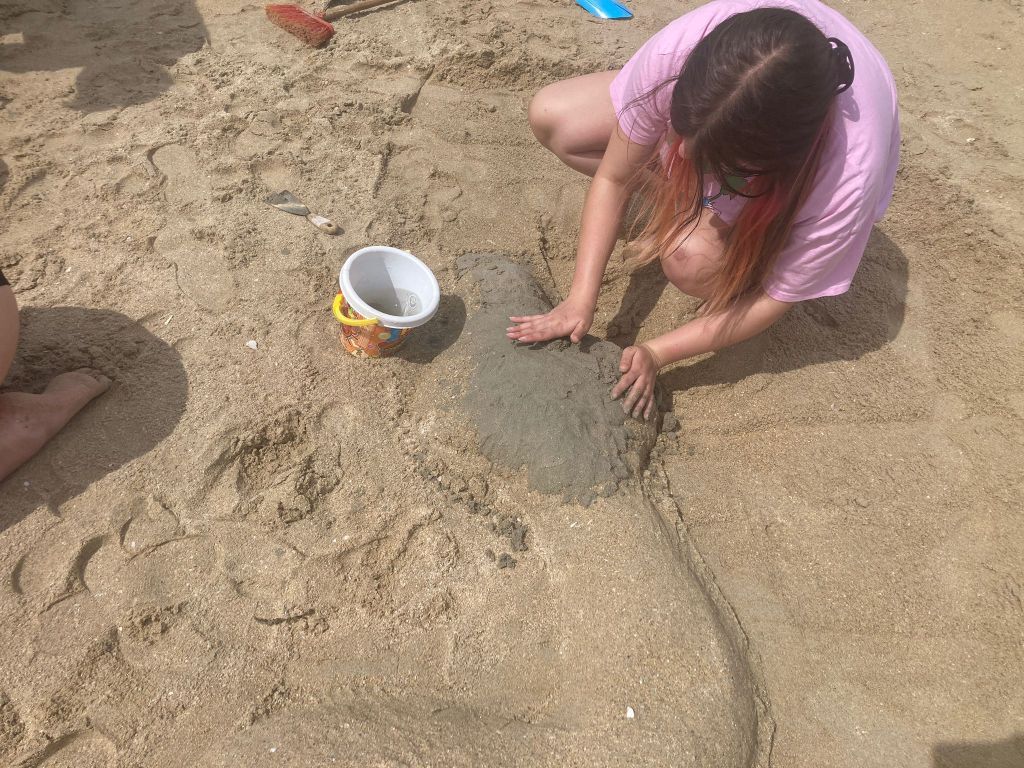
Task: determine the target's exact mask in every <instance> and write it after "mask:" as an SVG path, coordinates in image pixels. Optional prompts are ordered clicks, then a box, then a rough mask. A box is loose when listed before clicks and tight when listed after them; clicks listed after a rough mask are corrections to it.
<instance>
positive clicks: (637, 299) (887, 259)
mask: <svg viewBox="0 0 1024 768" xmlns="http://www.w3.org/2000/svg"><path fill="white" fill-rule="evenodd" d="M907 276H908V268H907V259H906V256H904V255H903V252H902V251H901V250H900V249H899V247H898V246H897V245H896V244H895V243H894V242H893V241H892V240H890V239H889V238H888V237H887V236H886V235H884V234H883V233H882V232H881V231H879V230H878V229H875V230H873V231H872V233H871V239H870V241H869V242H868V247H867V251H866V252H865V254H864V260H863V262H862V263H861V266H860V269H859V270H858V272H857V276H856V277H855V278H854V281H853V286H852V287H851V289H850V290H849V291H848V292H847V293H844V294H843V295H841V296H829V297H825V298H821V299H815V300H814V301H806V302H803V303H802V304H799V305H797V306H796V307H794V308H793V309H792V310H790V312H789V313H788V314H787V315H785V316H784V317H783V318H782V319H781V320H779V321H778V322H777V323H776V324H775V325H773V326H772V327H771V328H769V329H768V330H767V331H766V332H765V333H763V334H761V335H760V336H757V337H755V338H753V339H750V340H749V341H745V342H743V343H741V344H737V345H735V346H733V347H729V348H727V349H724V350H722V351H720V352H718V353H716V354H713V355H711V356H709V357H706V358H704V359H702V360H699V361H697V362H696V363H692V364H689V365H682V366H679V367H677V368H674V369H673V370H671V371H669V372H668V373H666V374H664V375H662V376H661V379H660V382H661V385H662V386H663V387H665V388H666V389H668V390H670V391H675V390H679V389H688V388H692V387H702V386H710V385H715V384H735V383H736V382H739V381H742V380H743V379H745V378H747V377H748V376H751V375H754V374H757V373H762V372H767V373H782V372H784V371H792V370H796V369H799V368H803V367H805V366H808V365H815V364H818V363H827V362H832V361H836V360H857V359H859V358H861V357H863V356H864V355H865V354H867V353H869V352H873V351H875V350H877V349H880V348H881V347H883V346H884V345H885V344H887V343H889V342H890V341H892V340H893V339H895V338H896V335H897V334H898V333H899V331H900V328H901V327H902V326H903V316H904V312H905V305H906V297H907ZM667 286H668V283H667V281H666V280H665V277H664V275H663V274H662V272H661V269H660V266H659V265H658V264H654V265H653V266H651V267H645V268H643V269H640V270H638V271H637V272H636V273H634V274H633V276H632V277H631V278H630V284H629V286H628V288H627V289H626V294H625V296H624V297H623V300H622V306H621V308H620V309H619V312H618V313H617V314H616V316H615V319H613V320H612V323H611V326H610V328H609V336H610V338H611V339H612V340H613V341H615V342H616V343H618V344H620V345H622V346H628V345H629V344H632V343H634V341H635V340H636V335H637V332H638V330H639V324H640V323H639V322H637V320H639V321H640V322H642V320H643V318H645V317H646V316H647V315H648V314H649V313H650V311H651V310H652V309H653V308H654V305H655V304H656V303H657V302H658V299H660V298H661V295H662V293H663V292H664V290H665V288H666V287H667ZM673 290H674V289H673Z"/></svg>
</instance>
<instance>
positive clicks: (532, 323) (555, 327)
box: [506, 298, 594, 344]
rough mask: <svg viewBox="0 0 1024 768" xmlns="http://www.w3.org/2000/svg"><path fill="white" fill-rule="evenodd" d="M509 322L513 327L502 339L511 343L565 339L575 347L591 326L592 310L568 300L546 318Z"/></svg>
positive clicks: (521, 318)
mask: <svg viewBox="0 0 1024 768" xmlns="http://www.w3.org/2000/svg"><path fill="white" fill-rule="evenodd" d="M509 320H511V321H512V322H513V323H514V325H512V326H511V327H510V328H508V333H507V334H506V335H507V336H508V337H509V338H510V339H512V340H513V341H521V342H523V343H525V344H532V343H534V342H538V341H548V340H549V339H558V338H561V337H563V336H568V337H569V339H570V340H571V341H572V342H573V343H574V344H578V343H579V342H580V340H581V339H582V338H583V337H584V336H586V335H587V331H589V330H590V326H591V324H592V323H593V322H594V307H593V306H591V305H589V304H587V303H585V302H578V301H573V300H572V299H571V298H570V299H566V300H565V301H563V302H562V303H561V304H559V305H558V306H557V307H555V308H554V309H552V310H551V311H550V312H548V313H547V314H544V315H524V316H521V317H510V318H509Z"/></svg>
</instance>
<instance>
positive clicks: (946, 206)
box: [0, 0, 1024, 768]
mask: <svg viewBox="0 0 1024 768" xmlns="http://www.w3.org/2000/svg"><path fill="white" fill-rule="evenodd" d="M693 5H694V3H692V2H687V3H683V4H678V3H668V2H664V1H663V0H651V1H649V2H647V3H637V2H635V3H633V7H634V10H635V11H636V12H637V14H638V17H637V18H636V19H635V20H634V21H631V22H626V23H617V24H613V23H602V22H598V21H596V20H593V19H591V18H590V17H588V16H586V15H585V14H584V13H583V12H582V11H581V10H580V9H579V8H577V7H576V6H575V5H574V4H572V3H571V2H570V1H569V0H559V2H524V3H507V4H500V3H490V2H471V3H469V4H455V3H450V2H444V3H441V2H430V1H429V0H419V1H418V2H404V3H400V4H398V5H396V6H394V7H391V8H388V9H386V10H380V11H377V12H372V13H367V14H363V15H361V16H359V17H357V18H351V19H346V20H343V21H342V22H340V23H339V24H338V30H339V33H338V35H337V36H336V37H335V39H334V40H333V41H332V43H331V44H330V45H329V46H328V47H327V48H326V49H324V50H322V51H310V50H309V49H306V48H303V47H302V46H301V45H300V44H298V43H297V42H296V41H295V40H293V39H291V38H289V37H288V36H286V35H285V34H284V33H282V32H281V31H280V30H279V29H277V28H276V27H273V26H271V25H270V24H269V23H268V22H267V21H266V20H265V18H264V16H263V11H262V7H261V6H260V5H257V4H252V3H248V2H239V1H238V0H221V1H218V2H214V1H213V0H198V2H197V3H193V2H192V1H191V0H152V2H145V3H142V2H129V1H128V0H123V1H122V2H117V1H116V0H98V1H97V2H84V1H83V0H32V1H31V2H29V0H5V2H4V3H3V5H2V6H0V24H2V28H0V34H2V35H3V37H0V126H2V128H0V163H2V164H0V268H2V269H3V270H4V272H5V273H6V274H7V275H8V276H9V277H10V278H11V279H12V282H13V283H14V284H15V287H16V290H17V294H18V298H19V301H20V302H21V304H22V307H23V310H24V313H23V321H24V338H23V341H22V345H21V349H20V353H19V358H18V360H17V361H16V364H15V368H14V370H13V371H12V375H11V378H10V379H9V381H8V382H7V384H8V385H17V386H24V387H39V386H41V385H42V384H43V383H44V382H45V381H46V379H47V378H48V377H49V376H51V375H52V374H54V373H56V372H60V371H62V370H68V369H72V368H77V367H80V366H82V365H88V366H92V367H94V368H97V369H99V370H102V371H103V372H105V373H107V374H108V375H110V376H111V377H112V378H113V379H114V382H115V384H114V386H113V388H112V389H111V391H110V392H109V393H108V394H107V395H105V396H104V397H103V398H102V399H101V400H100V401H98V402H96V403H95V404H94V405H92V406H91V407H90V408H89V409H88V410H87V411H86V412H84V413H83V414H82V415H81V416H80V417H79V418H78V419H77V420H76V421H75V422H74V423H73V424H72V425H71V426H70V427H69V428H68V429H67V430H66V431H65V432H64V433H63V434H62V435H61V437H60V438H59V440H57V441H56V442H55V443H54V444H53V445H51V446H50V447H49V448H47V449H46V450H45V451H44V452H43V454H42V455H41V456H39V457H38V458H37V459H36V460H34V461H33V462H32V463H30V464H29V465H28V466H26V467H25V468H24V469H22V470H21V471H19V472H18V473H17V474H15V475H14V476H13V477H12V478H10V479H9V480H8V481H7V482H6V483H5V484H4V485H3V486H2V487H0V511H2V512H0V616H2V622H0V624H2V628H0V659H2V662H3V665H2V672H0V764H3V765H17V766H40V765H46V766H58V765H61V766H81V767H82V768H92V767H93V766H104V767H106V766H143V765H144V766H156V767H157V768H163V767H165V766H166V767H168V768H170V766H180V765H202V766H219V765H225V766H226V765H246V766H250V765H252V766H256V765H292V766H300V765H301V766H309V765H438V766H442V765H443V766H447V765H580V766H593V765H627V764H628V765H652V766H653V765H665V766H714V768H726V767H728V766H753V765H760V766H768V765H775V766H786V767H788V766H801V767H803V766H807V767H808V768H822V767H823V766H850V767H851V768H853V767H854V766H856V767H857V768H865V766H878V767H879V768H882V766H885V767H886V768H889V767H890V766H895V765H899V766H906V767H907V768H926V767H927V768H982V767H983V766H984V768H1019V766H1021V765H1024V693H1022V692H1024V672H1022V670H1024V640H1022V638H1024V608H1022V600H1024V576H1022V573H1024V543H1022V540H1024V532H1022V522H1024V521H1022V519H1021V508H1022V505H1021V501H1022V498H1021V496H1022V493H1021V491H1022V485H1021V469H1022V466H1021V465H1022V462H1021V459H1020V457H1021V456H1022V455H1024V445H1022V443H1024V439H1022V420H1024V385H1022V383H1021V382H1022V381H1024V370H1022V368H1024V366H1022V355H1021V350H1020V347H1021V343H1022V341H1024V312H1022V309H1021V307H1022V302H1021V299H1022V285H1024V280H1022V265H1021V262H1020V258H1019V254H1020V252H1021V248H1022V245H1024V225H1022V223H1021V222H1022V219H1021V216H1020V213H1021V210H1022V203H1024V190H1022V188H1021V185H1020V183H1019V182H1020V179H1021V178H1022V177H1024V162H1022V160H1021V158H1022V157H1024V132H1022V128H1021V116H1022V96H1024V90H1022V88H1021V85H1020V82H1019V76H1018V75H1019V72H1021V71H1024V53H1022V51H1024V49H1022V47H1021V43H1020V40H1021V39H1022V34H1021V33H1022V32H1024V20H1022V10H1021V4H1020V2H1019V0H992V1H991V2H984V3H980V2H979V3H972V4H970V6H969V8H968V7H967V6H966V5H965V4H963V3H959V2H953V0H939V1H938V2H929V3H916V4H915V3H903V4H899V5H897V6H893V5H892V4H889V3H881V2H877V0H873V1H872V0H864V1H863V2H844V3H837V6H838V7H839V8H840V9H841V10H842V11H843V12H844V13H846V14H847V15H848V16H850V17H851V18H852V19H853V20H854V21H855V22H856V23H858V24H859V25H860V26H861V28H862V29H864V30H865V31H866V32H867V33H868V35H869V36H870V37H871V38H872V39H873V40H874V41H875V42H876V44H877V45H878V46H879V48H880V49H881V50H882V51H883V53H884V54H885V55H886V56H887V57H888V58H889V61H890V62H891V65H892V69H893V71H894V74H895V75H896V78H897V82H898V84H899V87H900V95H901V103H902V107H903V124H904V133H905V142H904V153H903V167H902V170H901V173H900V178H899V182H898V188H897V193H896V199H895V202H894V204H893V207H892V208H891V209H890V213H889V215H888V217H887V219H886V220H885V221H884V222H883V223H882V224H881V225H880V226H879V227H878V229H877V231H876V232H875V235H874V237H873V240H872V243H871V246H870V248H869V252H868V254H867V256H866V258H865V263H864V265H863V267H862V270H861V272H860V274H859V275H858V278H857V281H856V283H855V287H854V289H853V290H852V291H851V292H850V294H848V295H847V296H843V297H839V298H835V299H829V300H822V301H817V302H812V303H809V304H806V305H803V306H801V307H800V308H799V309H797V310H796V311H794V312H793V313H791V314H790V315H789V316H788V317H787V318H785V319H784V320H783V321H782V322H781V323H780V324H779V326H778V327H777V328H775V329H773V330H772V331H771V332H769V333H768V334H766V335H765V336H764V337H762V338H760V339H757V340H754V341H752V342H749V343H747V344H745V345H742V346H741V347H738V348H736V349H734V350H729V351H726V352H724V353H721V354H719V355H715V356H711V357H708V358H707V359H703V360H698V361H694V362H691V363H689V364H686V365H680V366H677V367H675V368H674V369H672V370H670V371H668V372H667V373H665V374H664V375H663V376H662V377H661V378H662V385H663V387H664V389H665V391H666V405H667V407H669V408H671V410H672V418H670V419H669V421H672V420H674V419H677V420H678V421H679V423H680V426H679V428H678V430H675V431H663V432H662V434H661V435H660V436H659V437H657V442H656V444H655V445H654V448H653V452H652V454H651V457H650V464H649V467H648V469H647V471H646V472H642V473H640V474H632V475H630V476H629V477H626V478H618V477H616V481H617V482H618V481H619V480H621V482H619V487H618V488H617V490H615V491H614V492H611V489H610V488H608V489H606V490H607V492H609V493H611V495H609V496H607V497H604V496H598V498H596V499H595V500H594V501H593V503H591V504H590V506H583V505H582V504H580V503H579V502H578V501H575V500H565V499H564V498H563V496H562V495H561V494H548V493H543V492H541V491H538V490H534V489H535V488H537V487H538V486H537V483H536V482H534V483H533V487H532V488H531V481H530V474H529V472H528V471H525V470H524V471H515V469H514V468H511V467H509V466H505V465H504V464H505V462H504V461H502V462H500V463H497V464H492V463H491V461H490V460H488V459H487V458H485V456H484V455H483V454H482V452H481V451H480V450H479V448H480V434H481V432H482V431H486V429H484V430H478V429H477V426H476V425H475V424H474V419H473V416H474V414H476V415H477V416H479V409H476V410H474V408H473V407H472V403H469V406H470V407H468V408H467V407H463V405H464V403H465V401H464V398H465V396H466V393H467V391H472V389H473V387H474V386H476V385H478V384H479V381H480V380H481V378H482V377H481V376H479V375H478V371H477V368H476V367H475V366H476V364H477V363H479V359H480V354H481V352H480V351H479V350H480V349H484V350H486V346H484V347H478V346H474V345H477V344H480V343H481V342H480V341H479V336H477V337H476V338H471V335H470V334H469V331H471V330H473V329H474V328H480V327H485V326H486V322H484V323H482V324H481V323H476V325H474V323H475V322H476V321H475V318H478V317H479V316H480V312H481V311H483V310H482V309H481V297H480V295H479V291H478V290H477V289H476V288H474V286H473V285H472V281H468V280H467V278H466V275H465V274H464V270H462V269H460V268H459V266H458V264H459V259H460V257H462V256H464V255H465V254H467V253H477V252H484V251H486V252H492V253H496V254H500V255H501V256H502V257H504V258H506V259H508V260H511V261H512V262H515V263H517V264H520V265H522V266H524V267H526V268H528V269H529V270H530V271H531V273H532V275H533V278H534V279H535V280H536V281H537V282H538V284H539V286H540V288H541V291H542V292H543V294H545V295H547V296H548V297H557V296H558V295H561V294H564V292H565V290H566V288H567V287H568V284H569V279H570V276H571V269H572V259H573V254H574V246H575V238H576V234H577V227H578V225H577V219H578V214H579V208H580V205H581V202H582V197H583V194H584V191H585V189H586V186H585V182H584V180H583V179H581V178H580V177H578V176H576V175H574V174H573V173H572V172H571V171H568V170H566V169H564V168H562V167H559V166H558V165H557V163H556V162H555V161H554V160H553V159H552V158H551V157H549V156H547V155H546V154H545V153H544V152H543V151H542V150H541V149H540V148H539V147H538V146H537V145H536V144H535V142H534V141H533V140H532V137H531V136H530V133H529V130H528V128H527V126H526V120H525V106H526V103H527V100H528V97H529V95H530V94H531V93H532V92H533V91H535V90H536V89H537V88H539V87H540V86H542V85H544V84H546V83H548V82H550V81H552V80H555V79H558V78H563V77H567V76H571V75H574V74H580V73H584V72H589V71H594V70H598V69H603V68H611V67H615V66H618V65H621V63H622V62H624V61H625V59H626V58H627V57H628V56H629V54H630V53H631V52H632V51H633V50H635V48H636V47H638V45H639V44H640V43H642V41H643V40H644V39H645V38H646V37H647V36H648V35H650V34H651V33H653V32H654V31H655V30H656V29H657V28H659V26H660V25H662V24H663V23H664V22H666V21H668V20H669V19H671V18H673V17H674V16H675V15H677V14H678V13H680V12H682V11H684V10H686V9H688V8H690V7H692V6H693ZM284 188H288V189H291V190H292V191H293V192H295V193H296V194H298V195H299V197H301V198H302V199H303V200H304V201H305V202H306V203H307V204H308V205H310V207H311V208H313V209H314V210H315V211H317V212H319V213H323V214H326V215H329V216H331V217H332V218H334V220H335V221H337V222H338V223H339V224H340V225H341V226H342V227H343V228H344V230H345V231H344V233H343V234H342V235H340V236H338V237H335V238H331V237H328V236H326V235H323V234H321V233H319V232H318V231H316V230H315V229H313V228H312V227H311V226H310V225H309V224H308V223H306V222H304V221H302V220H301V219H298V218H296V217H289V216H287V215H286V214H282V213H278V212H275V211H273V210H271V209H269V208H267V207H266V206H265V205H264V204H263V203H262V199H263V197H264V196H265V195H266V194H267V193H269V192H272V191H278V190H280V189H284ZM372 242H380V243H388V244H392V245H396V246H400V247H404V248H407V249H409V250H411V251H413V252H414V253H416V254H417V255H419V256H420V257H421V258H423V259H424V260H425V261H426V262H427V263H428V264H430V265H431V266H432V267H433V268H434V270H435V272H436V273H437V274H438V276H439V279H440V281H441V284H442V290H443V292H444V294H445V296H444V301H443V303H442V311H441V314H440V315H439V317H438V318H437V319H436V320H435V321H434V322H433V323H432V324H431V325H430V326H429V327H428V328H426V329H423V330H422V331H420V332H417V334H416V335H414V336H413V337H411V340H410V342H409V344H408V346H407V348H406V350H405V351H404V352H403V354H402V355H401V356H399V357H397V358H394V359H390V360H387V361H377V362H367V361H361V360H356V359H353V358H350V357H347V356H345V355H344V354H343V353H342V351H341V349H340V344H339V342H338V339H337V328H336V326H335V325H334V322H333V320H332V319H331V318H330V313H329V304H330V301H331V299H332V296H333V291H334V285H335V282H334V281H335V278H336V273H337V269H338V267H339V266H340V265H341V263H342V262H343V261H344V259H345V257H346V255H348V254H349V253H351V252H352V251H353V250H355V249H356V248H358V247H361V246H363V245H365V244H368V243H372ZM692 311H693V303H692V302H691V301H690V300H688V299H686V298H685V297H682V296H680V295H678V294H675V293H674V292H673V291H672V290H665V287H664V282H663V281H662V280H660V279H659V278H658V276H657V275H656V274H653V273H651V272H650V271H644V272H641V273H638V274H635V275H629V274H628V273H627V272H626V270H625V269H623V268H622V267H621V265H619V264H618V263H615V264H613V267H612V269H611V270H610V272H609V277H608V280H607V285H606V288H605V291H604V292H603V294H602V299H601V305H600V307H599V312H598V318H597V322H596V324H595V328H594V333H595V335H597V336H600V337H609V338H611V339H612V340H615V341H617V342H619V343H627V342H629V341H631V340H632V339H633V338H635V337H636V336H637V335H638V334H639V336H640V338H647V337H650V336H653V335H656V334H658V333H660V332H663V331H664V330H666V329H667V328H669V327H671V326H672V325H674V324H678V323H679V322H682V321H683V320H684V319H685V318H686V317H687V315H688V314H689V313H690V312H692ZM251 339H252V340H256V341H257V342H258V346H257V348H256V349H255V350H253V349H250V348H248V347H247V346H246V342H247V341H249V340H251ZM495 343H496V344H497V343H499V342H495ZM571 354H575V352H572V353H571ZM566 370H569V369H566ZM572 371H575V372H574V373H573V372H570V373H571V376H583V374H581V373H579V370H578V369H575V368H574V369H572ZM542 421H544V420H543V419H537V418H534V419H526V420H524V422H523V423H524V425H525V427H524V428H527V429H531V430H532V429H538V430H539V424H540V422H542ZM506 423H513V422H509V421H506ZM609 429H611V432H609V433H608V434H613V433H614V434H617V433H616V432H615V429H617V427H616V428H614V429H612V428H609ZM602 434H604V433H602ZM606 437H607V436H606ZM531 439H532V440H535V441H537V442H538V444H539V445H540V447H541V448H549V447H550V445H549V443H550V440H551V439H552V438H551V436H550V434H549V433H545V432H539V433H538V434H537V435H536V436H531V435H526V436H525V438H524V439H523V440H522V441H521V443H518V444H517V445H518V446H519V447H518V448H516V450H520V451H522V450H523V446H528V445H529V443H530V440H531ZM646 439H649V440H653V436H650V437H648V438H646ZM608 440H610V441H607V440H606V442H605V443H603V444H606V445H611V446H616V445H619V443H617V442H616V438H614V437H612V438H609V439H608ZM623 445H624V444H623ZM645 453H646V449H644V450H638V451H637V452H636V453H635V456H636V457H640V458H637V459H636V461H633V460H631V461H627V462H624V465H625V466H627V467H631V468H633V469H636V468H637V465H639V462H640V460H641V459H642V455H643V454H645ZM492 455H493V454H492ZM504 455H505V454H501V455H500V456H499V458H502V457H503V456H504ZM613 466H614V462H611V463H610V464H609V467H613ZM595 471H596V470H595ZM602 471H603V470H602ZM614 474H615V473H614V472H613V475H614ZM619 474H622V473H621V472H620V473H619ZM572 495H573V494H570V496H572ZM577 496H578V494H577ZM582 500H583V501H590V499H589V498H583V499H582ZM627 707H629V708H631V711H632V712H633V713H634V717H633V718H627V716H626V712H627Z"/></svg>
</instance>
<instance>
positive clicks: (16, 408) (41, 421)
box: [0, 285, 110, 481]
mask: <svg viewBox="0 0 1024 768" xmlns="http://www.w3.org/2000/svg"><path fill="white" fill-rule="evenodd" d="M17 346H18V304H17V302H15V300H14V293H13V291H11V288H10V286H6V285H5V286H0V383H3V380H4V379H5V378H6V377H7V372H8V370H10V367H11V362H12V361H13V360H14V351H15V349H16V348H17ZM109 386H110V379H108V378H107V377H106V376H100V375H98V374H93V373H90V372H88V371H73V372H71V373H62V374H61V375H59V376H56V377H54V379H53V381H51V382H50V383H49V385H48V386H47V387H46V390H45V391H44V392H43V393H42V394H39V395H31V394H28V393H26V392H4V393H0V481H2V480H3V479H4V478H5V477H7V476H8V475H9V474H11V473H12V472H13V471H14V470H16V469H17V468H18V467H20V466H21V465H22V464H24V463H25V462H26V461H28V460H29V459H30V458H31V457H32V456H34V455H35V454H36V453H38V452H39V449H40V448H42V447H43V446H44V445H46V443H47V442H48V441H49V440H50V438H52V437H53V436H54V435H56V434H57V433H58V432H59V431H60V430H61V429H62V428H63V427H64V425H66V424H67V423H68V422H69V421H71V418H72V417H73V416H74V415H75V414H76V413H78V412H79V411H80V410H82V408H83V407H84V406H85V404H86V403H88V402H89V401H90V400H92V399H93V398H94V397H96V396H97V395H100V394H102V393H103V392H105V391H106V390H107V388H108V387H109Z"/></svg>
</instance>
